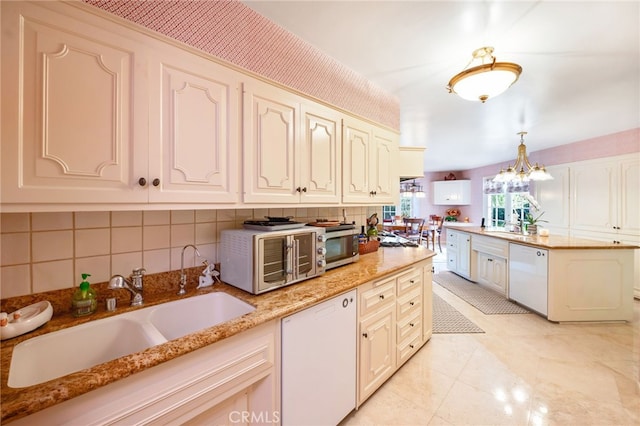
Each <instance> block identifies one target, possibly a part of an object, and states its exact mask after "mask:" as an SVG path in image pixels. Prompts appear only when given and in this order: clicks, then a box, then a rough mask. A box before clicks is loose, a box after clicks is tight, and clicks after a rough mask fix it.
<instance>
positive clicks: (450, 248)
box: [447, 229, 471, 278]
mask: <svg viewBox="0 0 640 426" xmlns="http://www.w3.org/2000/svg"><path fill="white" fill-rule="evenodd" d="M447 269H448V270H450V271H451V272H455V273H456V274H458V275H461V276H463V277H465V278H470V277H471V235H470V234H468V233H466V232H459V231H454V230H452V229H448V230H447Z"/></svg>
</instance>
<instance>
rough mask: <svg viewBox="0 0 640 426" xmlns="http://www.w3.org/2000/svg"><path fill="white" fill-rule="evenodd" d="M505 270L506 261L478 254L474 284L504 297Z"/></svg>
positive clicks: (505, 292)
mask: <svg viewBox="0 0 640 426" xmlns="http://www.w3.org/2000/svg"><path fill="white" fill-rule="evenodd" d="M507 268H508V266H507V259H505V258H502V257H497V256H493V255H491V254H488V253H478V272H477V275H476V282H478V283H480V284H484V285H486V286H488V287H489V288H491V289H493V290H495V291H497V292H498V293H500V294H502V295H504V296H506V294H507Z"/></svg>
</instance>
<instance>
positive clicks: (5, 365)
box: [0, 247, 435, 423]
mask: <svg viewBox="0 0 640 426" xmlns="http://www.w3.org/2000/svg"><path fill="white" fill-rule="evenodd" d="M434 255H435V252H433V251H431V250H428V249H426V248H424V247H420V248H412V247H393V248H391V247H385V248H380V249H379V250H378V251H377V252H374V253H370V254H366V255H363V256H360V260H359V261H358V262H356V263H354V264H351V265H347V266H343V267H339V268H336V269H332V270H330V271H327V272H326V273H325V274H324V275H322V276H320V277H318V278H315V279H311V280H307V281H303V282H301V283H298V284H293V285H291V286H288V287H284V288H282V289H278V290H274V291H271V292H268V293H265V294H262V295H252V294H249V293H247V292H244V291H242V290H239V289H237V288H235V287H231V286H229V285H226V284H215V285H214V286H213V287H210V288H207V289H201V290H195V289H194V288H193V287H191V288H190V289H189V287H188V289H189V292H188V295H187V296H183V297H190V296H197V295H201V294H206V293H210V292H215V291H223V292H226V293H229V294H231V295H233V296H236V297H238V298H239V299H242V300H244V301H246V302H248V303H250V304H251V305H253V306H255V307H256V310H255V311H253V312H251V313H249V314H246V315H243V316H241V317H239V318H236V319H233V320H231V321H228V322H226V323H223V324H220V325H217V326H214V327H211V328H208V329H205V330H202V331H199V332H196V333H193V334H190V335H187V336H184V337H181V338H179V339H175V340H171V341H169V342H166V343H163V344H161V345H157V346H154V347H151V348H148V349H146V350H144V351H142V352H137V353H134V354H131V355H127V356H124V357H122V358H118V359H115V360H113V361H109V362H105V363H103V364H99V365H96V366H94V367H91V368H88V369H85V370H82V371H79V372H76V373H72V374H69V375H67V376H64V377H61V378H58V379H54V380H50V381H48V382H45V383H42V384H39V385H34V386H30V387H26V388H19V389H16V388H10V387H8V386H7V380H8V376H9V366H10V362H11V354H12V351H13V348H14V346H15V345H16V344H18V343H20V342H22V341H24V340H27V339H29V338H32V337H35V336H37V335H41V334H45V333H49V332H53V331H57V330H59V329H63V328H66V327H70V326H74V325H78V324H79V323H80V322H79V321H83V322H87V320H86V319H85V320H79V319H77V318H74V317H72V316H71V315H70V314H62V315H60V316H54V318H53V319H52V320H51V321H50V322H49V323H47V324H45V325H44V326H43V327H41V328H39V329H37V330H35V331H34V332H31V333H27V334H25V335H23V336H19V337H15V338H13V339H9V340H6V341H3V342H2V344H1V347H0V355H1V374H0V379H1V388H0V390H1V394H0V396H1V400H2V402H1V406H0V407H1V410H2V418H1V422H2V423H7V422H9V421H11V420H15V419H17V418H20V417H23V416H26V415H28V414H31V413H34V412H36V411H39V410H42V409H45V408H47V407H50V406H52V405H55V404H58V403H60V402H63V401H66V400H69V399H71V398H74V397H76V396H79V395H82V394H83V393H86V392H89V391H91V390H94V389H97V388H99V387H102V386H105V385H107V384H109V383H113V382H115V381H117V380H119V379H123V378H125V377H128V376H131V375H132V374H135V373H137V372H140V371H143V370H145V369H147V368H151V367H153V366H156V365H158V364H161V363H163V362H166V361H169V360H171V359H174V358H176V357H179V356H181V355H184V354H187V353H189V352H192V351H195V350H197V349H200V348H203V347H205V346H208V345H211V344H213V343H215V342H218V341H220V340H222V339H225V338H227V337H230V336H233V335H235V334H238V333H241V332H242V331H245V330H248V329H250V328H253V327H256V326H258V325H260V324H263V323H265V322H268V321H270V320H273V319H277V318H282V317H284V316H287V315H290V314H292V313H294V312H296V311H299V310H302V309H304V308H306V307H309V306H311V305H314V304H316V303H318V302H320V301H322V300H325V299H327V298H330V297H333V296H336V295H338V294H341V293H344V292H346V291H348V290H351V289H353V288H355V287H357V286H359V285H361V284H364V283H366V282H368V281H371V280H375V279H377V278H380V277H382V276H384V275H388V274H391V273H394V272H398V271H401V270H403V269H405V268H407V267H409V266H410V265H412V264H414V263H416V262H419V261H422V260H425V259H428V258H430V257H433V256H434ZM180 298H181V297H179V296H176V295H175V291H171V292H169V293H163V294H153V295H151V297H149V296H145V305H144V307H148V306H153V305H154V304H159V303H165V302H169V301H173V300H177V299H180ZM135 309H136V308H130V307H122V308H118V310H117V311H116V312H115V313H108V312H106V311H104V310H99V311H98V312H97V313H96V314H93V315H92V316H91V320H96V319H101V318H105V317H108V316H112V315H117V314H120V313H124V312H129V311H131V310H135Z"/></svg>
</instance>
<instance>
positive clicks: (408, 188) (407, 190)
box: [400, 180, 425, 198]
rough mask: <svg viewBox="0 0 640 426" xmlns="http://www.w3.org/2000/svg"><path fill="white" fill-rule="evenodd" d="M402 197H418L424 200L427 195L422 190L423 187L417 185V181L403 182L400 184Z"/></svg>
mask: <svg viewBox="0 0 640 426" xmlns="http://www.w3.org/2000/svg"><path fill="white" fill-rule="evenodd" d="M400 196H402V197H406V198H409V197H416V198H424V197H425V193H424V191H423V190H422V185H418V184H416V181H415V180H413V181H411V182H401V183H400Z"/></svg>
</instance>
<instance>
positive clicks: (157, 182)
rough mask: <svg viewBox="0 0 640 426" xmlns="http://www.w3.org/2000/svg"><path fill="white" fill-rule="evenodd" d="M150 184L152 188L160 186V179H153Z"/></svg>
mask: <svg viewBox="0 0 640 426" xmlns="http://www.w3.org/2000/svg"><path fill="white" fill-rule="evenodd" d="M151 184H152V185H153V186H158V185H160V179H158V178H155V179H154V180H153V181H152V182H151Z"/></svg>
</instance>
